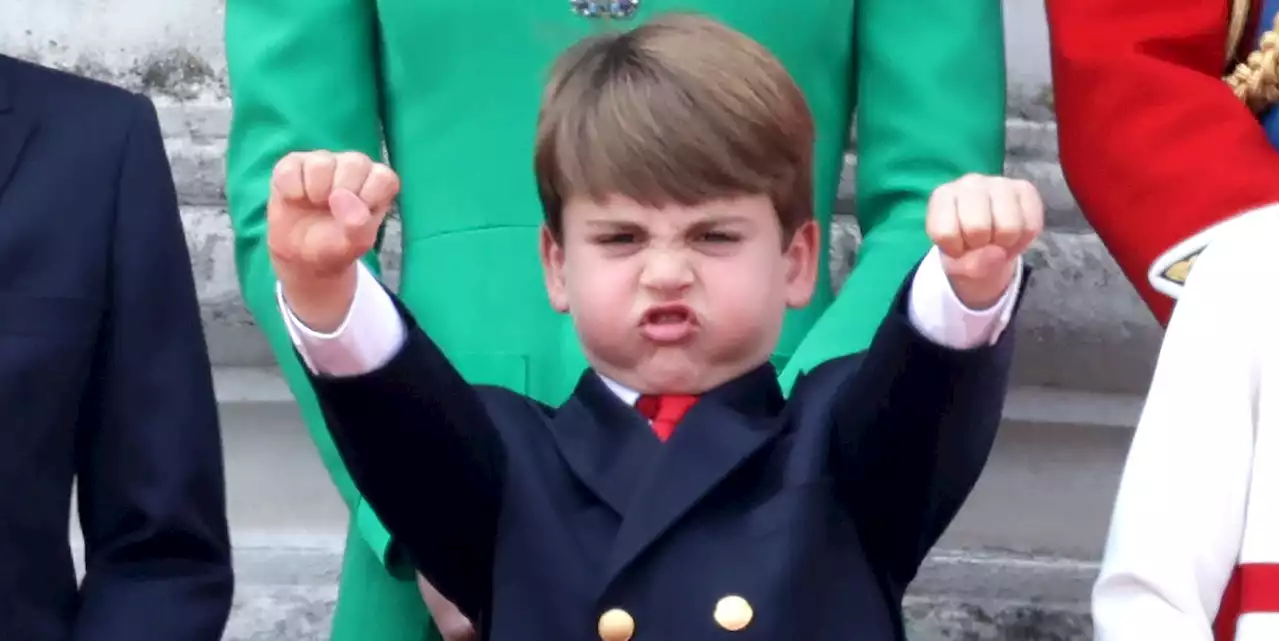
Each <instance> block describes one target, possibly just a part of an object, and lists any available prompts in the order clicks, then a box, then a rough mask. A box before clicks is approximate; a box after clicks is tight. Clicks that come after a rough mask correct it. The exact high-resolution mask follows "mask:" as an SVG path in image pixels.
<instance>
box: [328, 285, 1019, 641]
mask: <svg viewBox="0 0 1280 641" xmlns="http://www.w3.org/2000/svg"><path fill="white" fill-rule="evenodd" d="M913 276H914V274H912V276H911V277H913ZM909 278H910V277H909ZM1025 280H1026V279H1024V282H1025ZM907 282H908V283H909V282H911V281H910V280H908V281H907ZM906 293H907V288H906V287H904V288H903V291H902V292H900V294H899V296H898V299H897V301H896V303H895V305H894V308H893V311H892V312H891V313H890V314H889V316H888V318H887V319H886V320H885V321H884V323H883V325H882V326H881V328H880V330H879V332H878V334H877V335H876V338H875V340H874V342H873V343H872V345H871V347H870V348H869V350H868V351H867V352H866V353H865V354H861V355H857V356H851V357H846V358H840V359H836V360H833V361H830V362H828V363H825V364H823V365H822V366H820V367H818V368H817V369H815V370H814V371H813V372H811V373H810V374H808V375H807V376H806V377H804V378H803V380H801V381H800V382H799V383H798V384H797V385H796V387H795V388H794V390H793V394H792V397H791V398H790V400H784V399H783V397H782V394H781V393H780V390H779V387H778V384H777V382H776V374H775V372H774V371H773V369H772V368H771V367H769V366H768V365H765V366H762V367H760V368H758V369H756V370H755V371H752V372H749V373H747V374H745V375H744V376H742V377H741V378H739V379H737V380H734V381H732V382H729V383H728V384H726V385H724V386H723V387H721V388H719V389H716V390H713V391H711V392H709V393H708V394H706V395H705V396H703V397H702V398H701V399H699V401H698V402H697V404H695V405H694V406H693V408H692V409H691V410H690V412H689V413H688V414H687V415H686V416H685V418H684V419H683V421H682V422H681V424H680V425H679V426H677V428H676V430H675V433H674V434H673V436H672V437H671V438H670V440H668V441H667V442H666V443H665V444H661V443H659V442H658V440H657V439H656V437H655V436H654V435H653V433H652V431H651V429H650V428H649V426H648V424H647V423H646V421H645V419H644V418H642V417H641V416H640V414H639V413H638V412H637V411H636V410H634V409H633V408H631V407H629V406H627V405H626V404H624V403H623V402H622V401H621V400H620V399H619V398H618V397H617V396H616V395H615V394H613V393H612V392H611V391H610V390H609V389H608V388H607V387H606V386H605V385H604V384H603V382H601V381H600V379H599V378H598V377H597V376H596V375H594V374H593V373H590V372H588V373H587V374H586V375H584V376H583V377H582V379H581V382H580V383H579V385H578V387H577V390H576V391H575V392H574V394H573V396H572V398H570V400H569V401H568V402H566V403H565V404H564V405H563V406H561V407H559V408H551V407H547V406H545V405H541V404H539V403H537V402H535V401H533V400H530V399H528V398H525V397H523V396H519V395H517V394H514V393H512V392H510V391H507V390H505V389H502V388H491V387H473V386H471V385H468V384H467V383H466V382H465V381H464V380H463V379H462V378H461V377H460V376H459V375H458V374H457V373H456V371H455V370H454V368H453V367H451V366H450V364H449V363H448V361H447V360H446V359H445V358H444V356H443V355H442V354H441V352H440V351H439V350H438V349H437V348H436V347H435V345H434V344H433V343H432V342H431V341H430V340H429V339H428V338H427V336H426V335H425V334H424V333H423V332H422V331H421V330H420V329H418V328H417V327H416V326H415V325H414V323H413V319H412V318H411V317H410V315H409V314H408V312H407V311H406V310H405V309H404V307H403V306H402V305H401V306H400V313H401V316H402V318H404V319H405V322H406V324H407V326H408V330H409V331H408V339H407V341H406V344H405V345H404V347H403V348H402V349H401V350H400V351H399V352H398V354H397V355H396V356H395V357H394V358H393V359H392V360H391V361H390V362H389V363H388V364H386V365H385V366H383V367H382V368H380V369H378V370H376V371H374V372H371V373H369V374H367V375H363V376H358V377H348V378H330V377H321V376H316V377H313V378H314V379H315V380H314V382H315V385H316V390H317V392H318V394H319V398H320V401H321V404H322V406H323V408H324V410H325V412H326V414H327V417H328V425H329V426H330V429H331V430H332V431H333V434H334V437H335V440H336V442H337V444H338V446H339V449H340V451H341V453H342V456H343V458H344V461H345V462H346V464H347V466H348V469H350V470H351V473H352V476H353V478H354V479H355V481H356V483H357V485H358V486H359V488H360V491H361V493H362V495H363V496H364V497H365V498H366V500H368V501H369V503H370V504H371V505H372V506H373V508H374V509H375V510H376V511H377V513H378V514H379V515H380V516H381V517H382V519H383V521H384V522H385V523H386V524H387V526H388V527H389V529H390V531H391V532H392V533H393V535H394V536H395V537H396V539H397V540H398V541H399V542H400V543H401V544H402V545H403V546H404V548H405V550H406V551H407V553H408V554H409V555H410V556H411V557H412V559H413V560H414V561H415V563H416V564H417V567H418V568H419V569H420V571H421V572H422V573H423V575H424V576H425V577H426V578H427V579H428V580H430V581H431V582H432V583H433V584H434V585H435V586H437V587H438V588H439V589H440V591H441V593H443V594H444V595H445V596H446V597H448V598H450V599H452V600H453V601H455V602H456V603H457V604H458V605H459V607H460V608H461V609H462V610H463V612H464V613H465V614H467V615H468V616H470V617H472V619H473V621H476V622H477V624H478V626H479V629H480V630H481V631H482V633H483V634H484V635H486V638H488V639H493V640H501V641H508V640H510V641H528V640H530V639H537V640H553V639H554V640H555V641H587V640H589V639H596V638H599V636H598V634H597V631H596V629H597V621H598V617H600V616H601V615H602V613H604V612H606V611H608V610H610V609H612V608H620V609H622V610H624V611H626V612H627V614H628V615H629V616H630V618H631V620H632V621H633V622H634V626H635V635H634V637H633V638H634V639H636V640H638V641H643V640H646V639H652V640H656V641H670V640H679V641H695V640H698V639H720V638H724V639H741V640H742V641H748V640H752V639H770V640H778V641H789V640H791V639H796V640H801V639H803V640H804V641H823V640H826V639H831V640H833V641H834V640H837V639H839V640H841V641H844V640H848V639H859V640H862V641H888V640H891V639H898V640H900V639H903V638H904V636H903V622H902V620H901V599H902V596H903V592H904V590H905V589H906V586H907V584H908V583H909V582H910V581H911V580H912V578H913V577H914V576H915V573H916V571H917V569H918V567H919V565H920V563H921V562H922V561H923V559H924V557H925V554H926V553H927V551H928V550H929V548H930V547H931V546H932V545H933V544H934V543H935V541H936V540H937V538H938V537H939V536H940V535H941V533H942V531H943V530H944V529H945V528H946V526H947V524H948V523H949V522H950V521H951V519H952V518H953V517H954V515H955V513H956V512H957V510H958V509H959V507H960V505H961V503H962V502H963V501H964V500H965V498H966V497H967V495H968V494H969V492H970V490H971V489H972V488H973V485H974V483H975V482H976V481H977V478H978V476H979V474H980V472H981V470H982V468H983V466H984V465H985V462H986V459H987V455H988V453H989V452H990V448H991V445H992V442H993V440H994V437H995V434H996V429H997V426H998V424H999V421H1000V416H1001V410H1002V407H1003V403H1004V397H1005V389H1006V378H1007V372H1008V369H1009V363H1010V355H1011V352H1012V343H1013V339H1012V336H1013V332H1011V331H1006V332H1005V333H1004V335H1003V337H1002V338H1001V339H1000V341H999V342H998V343H997V344H996V345H995V346H991V347H981V348H977V349H972V350H964V351H956V350H951V349H947V348H943V347H940V346H937V345H935V344H934V343H932V342H930V341H928V340H927V339H925V338H924V337H923V336H921V335H920V334H919V333H917V332H916V331H915V329H914V328H913V327H912V326H911V324H910V322H909V320H908V318H907V314H906V298H907V297H906ZM397 305H399V302H398V301H397ZM441 514H448V515H449V517H448V518H447V519H433V518H432V517H433V516H435V515H441ZM729 595H737V596H740V597H742V598H744V599H745V600H746V601H747V602H748V603H749V604H750V606H751V609H752V611H753V616H752V618H751V620H750V622H749V625H747V627H746V628H744V629H742V630H740V631H737V632H732V633H730V632H727V631H725V630H722V629H720V628H719V627H718V626H717V623H716V620H715V618H714V617H713V612H714V610H715V608H716V605H717V603H718V602H719V601H720V600H721V599H722V598H724V597H726V596H729Z"/></svg>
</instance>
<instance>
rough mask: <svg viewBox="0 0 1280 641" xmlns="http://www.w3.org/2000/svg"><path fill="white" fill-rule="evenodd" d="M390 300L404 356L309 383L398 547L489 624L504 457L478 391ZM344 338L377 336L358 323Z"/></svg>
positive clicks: (347, 460) (358, 482)
mask: <svg viewBox="0 0 1280 641" xmlns="http://www.w3.org/2000/svg"><path fill="white" fill-rule="evenodd" d="M387 295H388V296H390V297H391V300H392V301H393V303H394V304H395V307H396V311H397V313H398V314H399V319H395V317H394V316H393V317H392V320H395V321H396V322H402V323H403V327H404V329H405V334H404V335H405V340H404V343H403V345H401V346H400V348H399V350H398V351H397V352H395V354H394V355H393V356H392V357H391V359H390V360H389V361H387V362H386V363H385V364H384V365H382V366H381V367H379V368H377V369H374V370H372V371H368V372H365V373H363V374H359V375H354V376H329V375H323V374H312V375H311V377H312V384H313V385H314V386H315V389H316V393H317V396H318V398H319V400H320V406H321V408H322V409H323V410H324V415H325V422H326V424H327V425H328V426H329V430H330V431H331V432H332V434H333V440H334V442H335V443H336V444H337V447H338V452H339V453H340V454H341V456H342V460H343V462H344V463H345V464H346V466H347V469H348V470H350V472H351V476H352V478H353V479H354V480H355V483H356V486H357V487H358V488H359V489H360V491H361V492H362V494H363V495H364V497H365V499H366V500H367V501H368V502H369V505H371V506H372V508H373V509H375V510H377V512H378V514H379V515H381V516H382V518H383V522H385V523H386V524H387V527H388V528H390V530H391V531H392V532H394V533H395V537H396V540H397V542H398V545H399V546H400V548H401V549H402V550H403V551H404V553H405V554H406V556H407V557H408V558H409V559H410V560H411V561H412V562H413V564H414V565H415V566H416V568H417V569H418V571H419V572H420V573H421V574H422V576H423V577H425V578H426V579H427V580H428V581H430V582H431V584H432V585H433V586H435V587H436V588H438V589H439V591H440V593H441V594H443V595H445V596H446V597H447V598H448V599H449V600H450V601H453V602H454V603H455V604H457V606H458V609H459V610H460V611H461V612H462V613H463V614H465V615H466V616H467V617H468V618H470V619H471V620H472V621H484V620H485V616H486V614H487V613H486V610H487V608H488V605H489V603H490V600H491V599H490V594H491V583H490V581H491V578H492V576H493V550H494V545H495V542H496V538H495V537H496V534H497V523H498V514H499V511H500V506H501V500H502V488H503V485H504V482H505V481H504V479H505V476H506V449H505V447H504V445H503V442H502V439H501V438H500V436H499V433H498V429H497V427H496V425H495V424H494V422H493V419H492V418H491V417H490V413H489V410H488V408H487V407H486V405H485V403H484V402H483V401H482V399H481V397H480V394H479V392H478V391H477V389H476V388H475V387H472V386H471V385H470V384H469V383H467V382H466V381H465V380H464V379H463V378H462V375H461V374H460V373H458V371H457V369H455V368H454V367H453V365H452V364H451V363H450V362H449V360H448V359H447V358H446V357H445V355H444V354H443V353H442V352H441V351H440V349H439V347H437V346H436V344H435V343H434V342H432V341H431V339H430V338H428V337H427V335H426V334H425V333H424V332H423V331H422V330H421V329H420V328H419V327H418V325H417V323H416V321H415V320H414V319H413V316H412V315H411V314H410V313H409V311H408V310H407V309H406V308H405V307H404V305H403V303H401V302H400V301H399V300H397V299H396V298H395V296H394V295H391V294H390V292H387ZM372 318H373V317H368V316H362V319H364V320H369V319H372ZM343 331H344V332H351V333H354V334H359V333H365V332H371V331H378V330H377V328H376V327H370V326H357V325H356V323H355V318H354V317H353V318H352V319H351V321H350V324H348V325H347V326H346V328H345V329H344V330H343ZM298 356H299V359H302V354H301V353H299V355H298ZM424 506H425V507H424ZM439 513H444V514H452V515H455V517H456V518H450V519H448V520H447V521H440V520H439V519H436V518H433V516H432V515H433V514H439Z"/></svg>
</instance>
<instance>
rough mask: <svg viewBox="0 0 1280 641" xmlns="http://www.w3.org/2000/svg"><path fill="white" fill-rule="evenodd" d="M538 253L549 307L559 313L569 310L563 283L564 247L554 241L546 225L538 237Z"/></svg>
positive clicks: (567, 297) (567, 296)
mask: <svg viewBox="0 0 1280 641" xmlns="http://www.w3.org/2000/svg"><path fill="white" fill-rule="evenodd" d="M538 255H539V257H540V258H541V259H542V277H543V279H544V280H545V281H546V285H547V298H548V299H550V300H551V308H552V309H554V310H556V311H557V312H560V313H561V314H563V313H565V312H567V311H569V295H568V293H567V291H566V288H565V284H564V247H562V246H561V245H560V243H558V242H556V238H555V236H554V235H552V233H551V230H550V229H548V228H547V226H546V225H543V226H542V231H541V233H540V234H539V238H538Z"/></svg>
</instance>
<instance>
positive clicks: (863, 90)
mask: <svg viewBox="0 0 1280 641" xmlns="http://www.w3.org/2000/svg"><path fill="white" fill-rule="evenodd" d="M856 10H857V14H856V17H855V21H856V25H855V29H856V32H855V37H856V38H857V43H856V45H857V46H856V51H857V60H856V61H855V65H854V68H855V70H856V71H855V73H856V74H857V79H856V86H857V96H858V108H857V113H856V114H855V116H856V123H855V127H856V136H857V153H858V165H857V195H856V200H857V216H858V224H859V226H860V227H861V229H862V236H863V237H862V243H861V245H860V246H859V248H858V256H857V264H856V265H855V267H854V269H853V273H852V274H851V275H850V276H849V278H848V280H846V281H845V283H844V286H843V287H842V288H841V290H840V293H839V295H838V296H837V297H836V300H835V301H834V302H833V303H832V304H831V306H830V307H829V308H828V309H827V310H826V311H825V312H824V313H823V315H822V317H821V318H820V319H819V320H818V322H817V323H816V324H815V325H814V326H813V328H812V329H811V330H810V331H809V333H808V334H807V335H806V336H805V338H804V340H802V341H801V343H800V345H799V346H798V347H797V349H796V351H795V353H794V354H793V355H792V357H791V359H790V360H789V361H788V362H787V365H786V367H785V368H784V369H783V372H782V375H781V381H782V383H783V387H784V388H789V387H790V385H791V384H792V383H793V382H794V380H795V378H796V376H797V375H798V374H799V373H801V372H804V371H807V370H809V369H811V368H813V367H814V366H816V365H818V364H819V363H822V362H824V361H826V360H828V359H831V358H835V357H837V356H842V355H845V354H851V353H854V352H860V351H862V350H865V349H866V348H867V346H868V345H869V344H870V342H871V339H872V337H873V336H874V335H875V332H876V328H877V327H879V325H880V321H881V320H882V319H883V318H884V317H885V314H887V313H889V311H890V306H891V304H892V302H893V300H894V296H895V295H896V294H897V290H898V286H899V285H900V284H901V283H902V282H903V278H904V277H905V276H906V275H907V274H908V273H909V272H910V271H911V270H912V268H913V267H914V266H915V264H916V263H917V262H918V261H919V260H920V258H921V257H922V256H924V254H925V252H927V251H928V250H929V247H930V246H931V243H930V241H929V238H928V236H927V235H926V234H925V229H924V217H925V209H926V207H927V205H928V202H929V197H930V195H931V194H932V193H933V190H934V189H936V188H937V187H938V186H940V185H942V184H944V183H947V182H950V181H952V180H955V179H957V178H959V177H961V176H963V175H965V174H967V173H980V174H992V175H998V174H1001V173H1003V171H1004V142H1005V64H1004V30H1003V16H1002V14H1001V4H1000V3H999V2H996V1H994V0H977V1H971V2H952V1H951V0H916V1H913V2H902V1H901V0H859V1H858V2H857V9H856ZM921 16H928V18H927V19H923V20H922V19H921ZM824 233H825V231H824Z"/></svg>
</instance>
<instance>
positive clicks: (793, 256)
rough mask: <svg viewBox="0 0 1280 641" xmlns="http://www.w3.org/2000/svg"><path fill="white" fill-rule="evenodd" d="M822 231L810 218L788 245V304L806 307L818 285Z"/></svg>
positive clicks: (797, 230) (794, 306)
mask: <svg viewBox="0 0 1280 641" xmlns="http://www.w3.org/2000/svg"><path fill="white" fill-rule="evenodd" d="M820 240H821V231H820V230H819V229H818V222H817V221H815V220H809V221H807V222H805V223H804V224H803V225H801V226H800V227H799V228H798V229H796V231H795V233H794V234H792V235H791V243H790V244H788V245H787V249H786V260H787V306H789V307H793V308H800V307H804V306H805V305H808V304H809V301H810V300H811V299H812V298H813V291H814V289H816V288H817V286H818V259H819V256H818V253H819V246H820Z"/></svg>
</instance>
